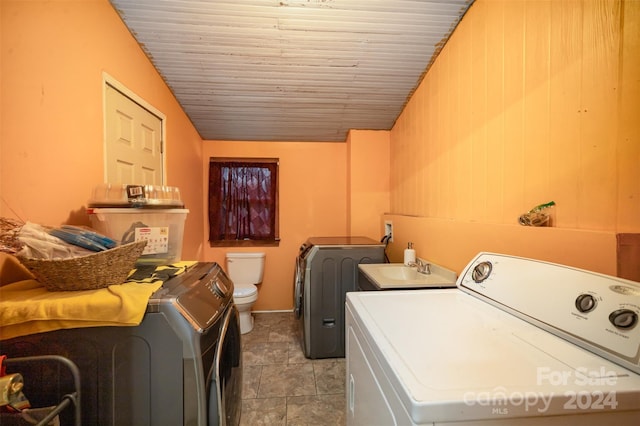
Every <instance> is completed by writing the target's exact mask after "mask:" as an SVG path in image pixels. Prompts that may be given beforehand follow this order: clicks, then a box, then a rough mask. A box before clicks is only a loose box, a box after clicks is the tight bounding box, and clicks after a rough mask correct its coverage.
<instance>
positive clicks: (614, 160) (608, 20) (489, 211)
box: [384, 0, 640, 274]
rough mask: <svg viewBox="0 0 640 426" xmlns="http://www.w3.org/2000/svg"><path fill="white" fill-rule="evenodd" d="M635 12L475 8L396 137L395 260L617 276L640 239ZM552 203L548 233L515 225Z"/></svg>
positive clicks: (616, 5) (592, 0)
mask: <svg viewBox="0 0 640 426" xmlns="http://www.w3.org/2000/svg"><path fill="white" fill-rule="evenodd" d="M639 10H640V2H637V1H617V0H584V1H582V0H575V1H535V0H531V1H529V0H526V1H508V0H504V1H502V0H477V1H476V2H475V3H474V4H473V6H472V7H471V8H470V10H469V11H468V13H467V15H466V16H465V17H464V19H463V20H462V22H461V23H460V25H459V26H458V27H457V29H456V30H455V32H454V34H453V35H452V37H451V39H450V40H449V42H448V43H447V44H446V46H445V48H444V49H443V51H442V52H441V54H440V55H439V57H438V58H437V60H436V61H435V63H434V64H433V66H432V67H431V69H430V70H429V71H428V73H427V74H426V77H425V78H424V80H423V81H422V83H421V84H420V86H419V88H418V89H417V90H416V92H415V93H414V95H413V96H412V98H411V100H410V102H409V103H408V104H407V106H406V108H405V109H404V111H403V112H402V114H401V116H400V117H399V119H398V120H397V122H396V124H395V125H394V128H393V129H392V131H391V177H390V179H391V209H390V215H387V216H385V217H384V218H386V219H391V220H393V221H394V227H395V228H396V229H395V237H394V240H395V242H394V243H393V244H392V246H391V247H390V249H391V252H392V256H391V257H392V260H396V261H401V259H402V255H401V253H402V249H403V248H404V247H405V246H406V243H407V241H410V240H411V241H413V242H414V243H415V245H416V247H415V248H416V252H417V255H418V256H422V257H425V258H427V259H431V260H434V261H438V262H439V263H441V264H443V265H445V266H448V267H450V268H452V269H455V270H457V271H460V269H461V268H462V267H463V266H464V264H465V263H466V261H468V260H469V259H470V258H471V256H473V255H474V254H475V253H477V251H481V250H500V251H502V252H507V253H513V254H518V255H523V256H531V257H536V258H541V259H545V260H550V261H557V262H560V263H566V264H571V265H575V266H578V267H584V268H586V269H592V270H596V271H599V272H603V273H609V274H615V273H616V264H615V233H616V232H638V231H640V167H638V166H639V165H640V120H638V111H640V96H639V88H640V81H639V80H638V75H640V60H639V58H640V42H639V38H640V31H638V28H639V22H640V12H639ZM550 200H554V201H555V202H556V203H557V207H556V208H555V213H554V217H553V227H552V228H549V229H525V228H523V227H521V226H519V225H517V224H516V223H517V222H516V221H517V218H518V216H519V215H520V214H521V213H523V212H525V211H527V210H529V209H530V208H532V207H533V206H535V205H537V204H540V203H543V202H547V201H550Z"/></svg>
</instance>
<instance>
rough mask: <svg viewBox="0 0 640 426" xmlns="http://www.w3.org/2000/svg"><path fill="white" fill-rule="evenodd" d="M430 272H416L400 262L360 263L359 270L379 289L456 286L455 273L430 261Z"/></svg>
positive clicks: (411, 267)
mask: <svg viewBox="0 0 640 426" xmlns="http://www.w3.org/2000/svg"><path fill="white" fill-rule="evenodd" d="M427 263H429V264H430V269H431V273H430V274H423V273H420V272H418V269H417V268H416V267H415V266H407V265H404V264H402V263H361V264H360V265H358V268H359V269H360V272H361V273H362V274H364V275H365V277H366V278H367V279H368V280H369V281H371V283H372V284H374V285H375V286H377V287H378V288H380V289H383V290H386V289H399V288H445V287H455V286H456V278H457V276H456V273H455V272H453V271H450V270H448V269H446V268H443V267H442V266H439V265H436V264H434V263H431V262H427Z"/></svg>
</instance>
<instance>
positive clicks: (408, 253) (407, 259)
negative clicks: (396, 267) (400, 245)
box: [404, 242, 416, 265]
mask: <svg viewBox="0 0 640 426" xmlns="http://www.w3.org/2000/svg"><path fill="white" fill-rule="evenodd" d="M414 263H416V251H415V250H414V249H413V243H411V242H410V243H409V244H407V248H406V249H404V264H405V265H409V264H414Z"/></svg>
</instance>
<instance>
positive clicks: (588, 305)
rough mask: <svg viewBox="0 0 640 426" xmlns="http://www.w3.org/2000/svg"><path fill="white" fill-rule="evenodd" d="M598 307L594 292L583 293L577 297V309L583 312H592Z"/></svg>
mask: <svg viewBox="0 0 640 426" xmlns="http://www.w3.org/2000/svg"><path fill="white" fill-rule="evenodd" d="M595 307H596V298H595V297H593V295H592V294H586V293H583V294H581V295H580V296H578V297H577V298H576V309H577V310H578V311H580V312H582V313H587V312H591V311H593V310H594V309H595Z"/></svg>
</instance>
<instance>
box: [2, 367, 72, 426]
mask: <svg viewBox="0 0 640 426" xmlns="http://www.w3.org/2000/svg"><path fill="white" fill-rule="evenodd" d="M49 361H53V362H57V363H60V364H62V365H64V366H65V367H67V369H69V371H70V372H71V374H72V376H73V383H74V388H75V391H74V392H71V393H68V394H65V395H63V396H62V398H61V401H60V403H59V404H58V405H56V406H55V408H53V409H52V410H51V412H50V413H49V414H48V415H47V416H46V417H45V418H44V419H42V420H41V421H40V423H38V424H37V425H36V426H45V425H47V424H49V422H50V421H51V420H53V419H54V418H55V417H56V416H57V415H58V414H60V412H62V411H63V410H64V409H65V408H67V407H68V406H69V405H70V404H73V406H74V411H75V425H76V426H81V424H82V416H81V409H80V370H79V369H78V366H77V365H76V364H75V363H74V362H73V361H71V360H70V359H68V358H65V357H63V356H60V355H40V356H29V357H20V358H7V359H5V360H4V365H6V366H13V365H19V364H20V363H31V362H35V363H38V362H49Z"/></svg>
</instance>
